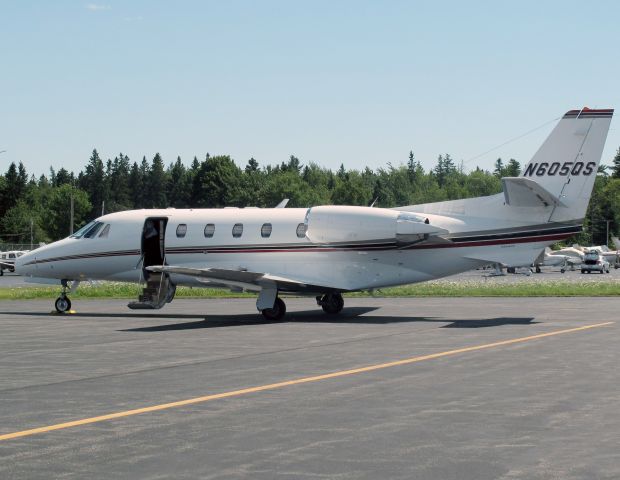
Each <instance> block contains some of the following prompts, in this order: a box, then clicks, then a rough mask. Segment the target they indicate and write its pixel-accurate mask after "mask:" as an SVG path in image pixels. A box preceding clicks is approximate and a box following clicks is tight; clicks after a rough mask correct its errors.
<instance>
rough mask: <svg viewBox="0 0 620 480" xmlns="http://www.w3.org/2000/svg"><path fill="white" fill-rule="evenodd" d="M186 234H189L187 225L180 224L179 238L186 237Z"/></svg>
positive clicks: (178, 229) (178, 228)
mask: <svg viewBox="0 0 620 480" xmlns="http://www.w3.org/2000/svg"><path fill="white" fill-rule="evenodd" d="M186 233H187V224H185V223H179V226H178V227H177V238H183V237H185V234H186Z"/></svg>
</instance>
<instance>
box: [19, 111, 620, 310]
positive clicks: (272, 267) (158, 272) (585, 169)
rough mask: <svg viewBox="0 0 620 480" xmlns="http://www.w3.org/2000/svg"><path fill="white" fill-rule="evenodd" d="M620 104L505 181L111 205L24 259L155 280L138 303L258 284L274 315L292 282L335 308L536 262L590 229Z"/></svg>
mask: <svg viewBox="0 0 620 480" xmlns="http://www.w3.org/2000/svg"><path fill="white" fill-rule="evenodd" d="M612 115H613V110H611V109H605V110H590V109H588V108H584V109H581V110H571V111H569V112H567V113H566V114H565V115H564V116H563V117H562V119H561V120H560V121H559V122H558V124H557V125H556V126H555V128H554V129H553V131H552V132H551V134H550V135H549V137H548V138H547V139H546V140H545V142H544V143H543V144H542V146H541V147H540V148H539V150H538V151H537V152H536V154H535V155H534V156H533V158H532V160H531V161H530V162H529V163H528V164H527V165H526V166H525V169H524V171H523V174H522V175H521V176H520V177H509V178H503V179H502V185H503V193H499V194H496V195H491V196H486V197H478V198H468V199H463V200H452V201H445V202H437V203H428V204H422V205H411V206H403V207H398V208H394V209H387V208H374V207H354V206H313V207H311V208H268V209H265V208H224V209H160V210H132V211H125V212H117V213H111V214H108V215H104V216H102V217H99V218H97V219H96V220H94V221H93V222H91V223H89V224H88V225H86V226H85V227H83V228H82V229H80V230H79V231H77V232H76V233H75V234H73V235H71V236H70V237H68V238H65V239H63V240H60V241H58V242H54V243H52V244H49V245H46V246H43V247H41V248H38V249H36V250H34V251H32V252H30V253H27V254H25V255H23V256H22V257H20V258H19V259H17V261H16V263H15V267H16V270H17V272H18V273H20V274H22V275H25V276H27V277H31V278H32V279H33V280H36V279H43V280H41V281H46V280H45V279H47V281H48V282H49V279H54V280H55V281H57V282H58V283H59V284H61V285H62V289H61V293H60V296H59V297H58V299H57V300H56V303H55V306H56V310H58V311H59V312H65V311H67V310H69V309H70V308H71V301H70V300H69V297H68V289H69V287H70V286H71V288H75V287H76V286H77V285H78V284H79V282H81V281H84V280H113V281H121V282H138V283H142V282H146V286H145V287H144V290H143V294H142V295H140V297H139V299H138V301H136V302H132V303H130V304H129V307H130V308H134V309H156V308H161V307H162V306H164V305H165V304H166V303H167V302H170V301H172V300H173V298H174V294H175V289H176V287H177V286H178V285H189V286H193V287H223V288H230V289H233V290H244V291H254V292H257V293H258V298H257V301H256V307H257V309H258V310H259V311H260V312H262V314H263V315H264V316H265V317H266V318H267V319H273V320H277V319H280V318H282V317H283V316H284V314H285V312H286V306H285V304H284V302H283V300H282V299H281V298H280V295H281V294H300V295H311V296H315V297H316V299H317V303H318V304H319V305H320V306H321V307H322V308H323V310H324V311H325V312H326V313H332V314H333V313H338V312H340V311H341V310H342V308H343V305H344V302H343V298H342V294H343V293H344V292H352V291H360V290H371V289H376V288H380V287H388V286H393V285H401V284H409V283H415V282H423V281H426V280H431V279H436V278H439V277H443V276H447V275H452V274H455V273H459V272H463V271H467V270H470V269H472V268H475V267H478V266H482V265H488V264H489V263H502V264H506V265H519V264H528V265H529V264H531V263H532V262H533V261H534V260H535V259H536V257H538V255H539V254H540V252H541V250H543V249H544V248H545V247H546V246H548V245H551V244H552V243H554V242H557V241H558V240H564V239H566V238H568V237H570V236H571V235H574V234H575V233H577V232H579V231H581V225H582V222H583V218H584V215H585V213H586V209H587V206H588V202H589V199H590V195H591V193H592V188H593V185H594V179H595V177H596V173H597V169H598V164H599V162H600V159H601V155H602V151H603V146H604V144H605V139H606V137H607V132H608V130H609V126H610V122H611V118H612Z"/></svg>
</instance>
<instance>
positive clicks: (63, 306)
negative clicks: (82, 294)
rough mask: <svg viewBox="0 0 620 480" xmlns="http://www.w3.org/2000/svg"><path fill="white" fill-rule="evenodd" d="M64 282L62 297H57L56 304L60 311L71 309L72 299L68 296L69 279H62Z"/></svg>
mask: <svg viewBox="0 0 620 480" xmlns="http://www.w3.org/2000/svg"><path fill="white" fill-rule="evenodd" d="M61 283H62V291H61V292H60V297H58V298H57V299H56V302H55V303H54V306H55V307H56V311H57V312H58V313H65V312H66V311H68V310H71V300H69V297H68V296H67V289H68V287H67V281H66V280H61Z"/></svg>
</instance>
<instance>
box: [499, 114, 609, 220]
mask: <svg viewBox="0 0 620 480" xmlns="http://www.w3.org/2000/svg"><path fill="white" fill-rule="evenodd" d="M613 113H614V111H613V109H602V110H591V109H589V108H583V109H582V110H571V111H569V112H567V113H566V114H565V115H564V116H563V117H562V119H561V120H560V121H559V122H558V124H557V125H556V127H555V128H554V129H553V131H552V132H551V134H550V135H549V137H547V139H546V140H545V142H544V143H543V144H542V146H541V147H540V148H539V149H538V151H537V152H536V154H535V155H534V156H533V157H532V160H531V161H530V162H529V163H528V164H527V165H526V166H525V168H524V170H523V173H522V175H521V177H509V178H504V179H502V182H503V186H504V196H505V200H506V204H508V205H514V206H517V207H521V206H522V207H527V206H540V205H543V206H546V207H551V209H550V215H549V218H548V219H547V221H549V222H566V221H571V222H579V223H581V221H582V220H583V218H584V216H585V213H586V209H587V208H588V202H589V200H590V196H591V194H592V188H593V187H594V180H595V178H596V173H597V171H598V166H599V163H600V161H601V155H602V153H603V147H604V145H605V139H606V138H607V132H608V131H609V125H610V123H611V118H612V116H613Z"/></svg>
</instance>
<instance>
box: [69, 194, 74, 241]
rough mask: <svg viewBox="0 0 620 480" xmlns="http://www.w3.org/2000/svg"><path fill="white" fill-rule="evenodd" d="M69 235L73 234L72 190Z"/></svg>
mask: <svg viewBox="0 0 620 480" xmlns="http://www.w3.org/2000/svg"><path fill="white" fill-rule="evenodd" d="M69 235H73V192H71V221H70V223H69Z"/></svg>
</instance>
